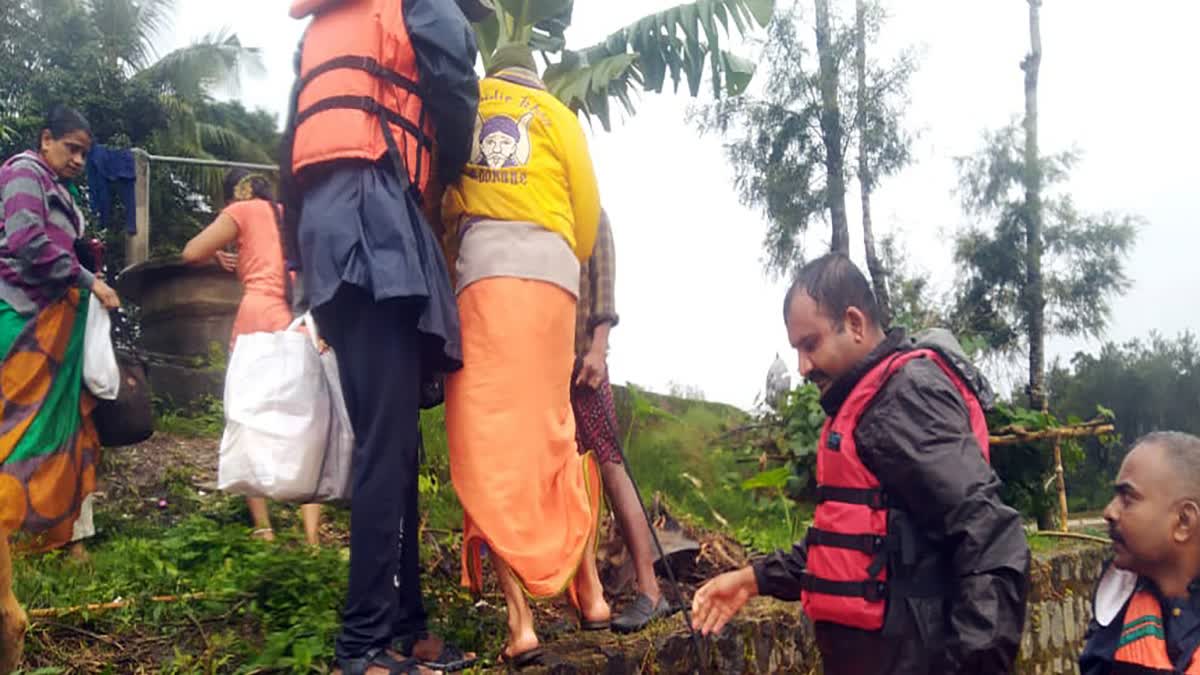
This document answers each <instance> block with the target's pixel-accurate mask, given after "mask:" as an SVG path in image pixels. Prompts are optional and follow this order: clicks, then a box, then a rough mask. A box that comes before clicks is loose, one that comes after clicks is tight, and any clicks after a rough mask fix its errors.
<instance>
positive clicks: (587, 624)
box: [579, 616, 612, 633]
mask: <svg viewBox="0 0 1200 675" xmlns="http://www.w3.org/2000/svg"><path fill="white" fill-rule="evenodd" d="M610 628H612V620H611V619H605V620H603V621H588V620H587V619H585V618H583V617H582V616H581V617H579V629H580V630H583V631H587V632H589V633H591V632H599V631H602V630H608V629H610Z"/></svg>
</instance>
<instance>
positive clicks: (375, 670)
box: [0, 649, 442, 675]
mask: <svg viewBox="0 0 1200 675" xmlns="http://www.w3.org/2000/svg"><path fill="white" fill-rule="evenodd" d="M388 656H390V657H392V658H393V659H395V660H397V661H399V662H401V663H403V662H404V661H405V658H404V657H403V656H400V655H399V654H397V653H396V652H394V651H392V650H390V649H389V650H388ZM333 672H334V675H342V669H341V668H336V667H335V668H334V669H333ZM417 672H418V673H422V674H423V675H441V674H442V671H440V670H431V669H429V668H426V667H425V666H417ZM2 673H3V671H0V674H2ZM366 675H388V669H387V668H384V667H383V666H371V667H369V668H367V673H366Z"/></svg>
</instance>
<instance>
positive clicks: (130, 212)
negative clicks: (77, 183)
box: [87, 144, 137, 234]
mask: <svg viewBox="0 0 1200 675" xmlns="http://www.w3.org/2000/svg"><path fill="white" fill-rule="evenodd" d="M87 178H88V181H87V182H88V195H89V196H90V197H91V200H92V210H94V211H95V212H96V215H98V216H99V217H100V222H101V224H103V225H104V227H109V226H110V225H111V217H112V206H113V203H112V194H111V193H110V190H111V189H112V186H111V184H112V183H115V184H116V190H117V194H118V196H120V198H121V203H123V204H124V205H125V231H126V232H127V233H128V234H137V214H136V209H135V208H134V196H133V195H134V190H133V187H134V181H135V180H136V178H137V172H136V170H135V169H134V159H133V151H132V150H127V149H125V150H122V149H117V148H109V147H105V146H103V145H100V144H96V145H93V146H92V150H91V152H89V153H88V157H87Z"/></svg>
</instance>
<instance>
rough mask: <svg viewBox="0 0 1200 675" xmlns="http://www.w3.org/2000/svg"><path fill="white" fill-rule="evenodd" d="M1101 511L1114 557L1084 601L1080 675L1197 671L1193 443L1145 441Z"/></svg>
mask: <svg viewBox="0 0 1200 675" xmlns="http://www.w3.org/2000/svg"><path fill="white" fill-rule="evenodd" d="M1114 492H1115V493H1116V494H1115V495H1114V496H1113V498H1112V501H1110V502H1109V503H1108V506H1107V507H1106V508H1105V509H1104V519H1105V520H1106V521H1108V531H1109V534H1110V536H1111V537H1112V540H1113V547H1112V548H1113V558H1112V561H1111V562H1110V563H1109V564H1108V565H1107V567H1106V568H1105V571H1104V574H1103V576H1101V578H1100V583H1098V584H1097V585H1096V592H1095V595H1094V596H1093V599H1092V614H1093V617H1094V618H1093V619H1092V621H1091V622H1090V623H1089V624H1088V633H1087V645H1086V646H1085V647H1084V650H1083V654H1082V655H1080V658H1079V669H1080V672H1081V673H1082V674H1083V675H1119V674H1123V673H1132V674H1145V675H1149V674H1150V673H1200V659H1197V658H1196V648H1197V646H1200V438H1197V437H1195V436H1192V435H1190V434H1184V433H1180V432H1175V431H1162V432H1155V433H1151V434H1148V435H1146V436H1144V437H1142V438H1141V439H1140V440H1138V442H1137V443H1135V444H1134V446H1133V449H1132V450H1130V451H1129V454H1128V455H1126V456H1125V461H1123V462H1121V470H1120V472H1119V473H1118V474H1117V480H1116V484H1115V485H1114Z"/></svg>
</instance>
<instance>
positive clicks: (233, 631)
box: [15, 512, 347, 673]
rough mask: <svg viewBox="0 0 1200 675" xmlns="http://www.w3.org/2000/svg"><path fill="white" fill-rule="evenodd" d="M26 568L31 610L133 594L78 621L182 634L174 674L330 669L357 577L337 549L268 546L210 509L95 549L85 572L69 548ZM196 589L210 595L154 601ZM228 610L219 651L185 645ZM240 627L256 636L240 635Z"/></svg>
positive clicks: (24, 588) (19, 580) (22, 572)
mask: <svg viewBox="0 0 1200 675" xmlns="http://www.w3.org/2000/svg"><path fill="white" fill-rule="evenodd" d="M16 565H17V571H16V574H15V577H16V582H15V583H16V592H17V594H18V597H20V598H21V599H22V601H23V602H24V603H25V604H26V605H27V606H29V607H69V606H76V605H86V604H90V603H98V602H108V601H111V600H113V599H115V598H121V599H125V600H131V601H133V602H132V604H131V605H130V606H129V607H128V608H125V609H121V610H114V611H109V612H97V613H88V612H84V613H82V614H81V615H80V616H79V617H78V618H75V619H73V620H76V621H82V622H83V623H84V624H85V625H88V626H90V627H91V628H92V629H93V630H95V631H97V632H100V633H119V632H121V631H129V630H136V628H137V627H138V626H153V627H154V630H155V631H156V632H158V633H159V634H161V635H167V636H174V642H176V644H177V648H176V655H175V657H174V659H173V661H174V663H169V664H168V665H169V666H170V667H171V668H169V669H168V672H171V670H172V669H173V670H174V672H197V671H204V672H212V669H214V668H215V667H217V666H222V665H225V667H222V668H221V669H220V671H221V672H234V669H233V668H230V667H228V666H229V665H237V666H239V667H238V668H237V669H236V672H254V671H256V670H258V669H279V670H282V671H284V672H296V673H307V672H314V671H315V668H316V667H317V666H318V665H320V666H321V667H324V664H326V663H328V661H329V660H330V659H331V658H332V656H333V638H334V636H335V634H336V632H337V629H338V624H339V614H338V612H339V609H340V606H341V602H342V600H343V598H344V595H345V590H346V589H345V584H346V578H347V569H346V559H345V557H344V556H343V555H341V553H340V552H339V551H338V550H336V549H329V548H327V549H322V550H320V551H310V550H307V549H304V548H301V547H299V546H298V542H296V541H288V542H287V543H285V545H270V544H264V543H262V542H259V541H256V540H254V539H252V538H251V537H250V536H249V532H248V530H247V528H246V527H245V526H242V525H233V524H227V523H222V522H220V520H219V519H218V518H216V517H214V516H213V515H212V514H210V513H204V512H202V513H199V514H196V515H192V516H190V517H188V518H186V519H185V520H183V521H182V522H180V523H179V524H178V525H175V526H173V527H169V528H167V529H165V530H159V531H152V532H149V533H147V534H146V535H144V536H124V537H116V538H112V539H110V540H108V541H105V542H103V543H102V544H101V545H99V546H96V547H94V548H93V550H92V554H91V562H90V563H89V564H88V567H87V568H86V570H83V571H82V572H83V573H81V570H80V569H78V563H74V562H72V561H70V560H69V559H68V558H67V557H66V556H64V555H62V554H59V553H54V554H50V555H46V556H39V557H34V558H24V559H19V560H18V561H17V563H16ZM187 593H204V594H205V596H206V597H205V598H204V599H202V600H195V601H181V602H168V603H161V602H152V601H150V598H151V597H152V596H164V595H174V596H179V595H183V594H187ZM225 615H228V618H229V619H236V620H229V621H228V622H227V623H226V624H225V625H218V626H217V630H219V631H220V632H219V633H217V634H216V635H214V636H212V637H207V636H206V638H205V639H206V640H207V641H212V640H217V644H218V645H219V647H220V648H219V649H216V650H212V649H210V650H209V651H208V653H205V655H206V658H203V659H198V658H197V656H196V654H195V653H194V652H193V651H192V650H190V649H188V650H185V649H180V647H184V646H186V645H189V643H194V642H195V641H196V640H197V639H198V636H197V635H196V626H198V625H201V624H202V623H203V622H206V621H207V620H211V619H213V618H219V617H222V616H225ZM61 620H62V619H60V621H61ZM239 627H240V628H243V629H249V630H250V631H251V635H249V636H247V635H244V634H239V633H238V628H239ZM201 630H203V629H201ZM210 630H213V629H212V628H210ZM247 638H249V639H247ZM39 644H40V643H39V641H37V640H33V641H31V649H30V656H32V657H34V658H36V657H37V655H38V646H39ZM200 651H201V652H202V653H204V652H203V650H200Z"/></svg>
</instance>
